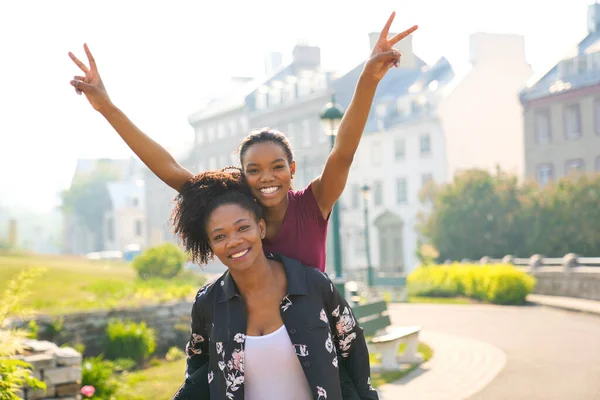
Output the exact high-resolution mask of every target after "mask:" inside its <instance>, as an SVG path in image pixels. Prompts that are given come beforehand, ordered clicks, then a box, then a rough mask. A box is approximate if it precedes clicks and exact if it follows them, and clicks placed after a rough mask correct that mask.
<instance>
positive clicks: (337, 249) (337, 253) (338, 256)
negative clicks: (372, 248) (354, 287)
mask: <svg viewBox="0 0 600 400" xmlns="http://www.w3.org/2000/svg"><path fill="white" fill-rule="evenodd" d="M343 116H344V110H343V109H342V107H341V106H340V105H339V104H336V102H335V93H332V94H331V101H330V102H329V103H327V104H326V105H325V107H323V109H322V110H321V113H320V115H319V118H320V119H321V122H322V123H323V127H324V128H325V134H326V135H327V136H329V137H330V138H331V150H333V147H334V146H335V136H336V135H337V131H338V128H339V126H340V122H342V117H343ZM339 213H340V210H339V205H338V203H337V202H336V203H335V204H334V205H333V209H332V210H331V223H332V225H333V260H334V261H333V263H334V264H333V265H334V269H335V285H336V287H337V289H338V291H339V292H340V294H341V295H342V296H344V295H345V293H346V290H345V285H344V281H343V278H342V243H341V241H340V214H339Z"/></svg>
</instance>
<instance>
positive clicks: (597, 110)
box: [594, 99, 600, 135]
mask: <svg viewBox="0 0 600 400" xmlns="http://www.w3.org/2000/svg"><path fill="white" fill-rule="evenodd" d="M594 130H595V131H596V135H600V99H596V100H594Z"/></svg>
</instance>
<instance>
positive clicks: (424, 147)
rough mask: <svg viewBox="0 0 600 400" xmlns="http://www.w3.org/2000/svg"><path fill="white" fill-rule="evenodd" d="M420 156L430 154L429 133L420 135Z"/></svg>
mask: <svg viewBox="0 0 600 400" xmlns="http://www.w3.org/2000/svg"><path fill="white" fill-rule="evenodd" d="M419 143H420V148H421V156H428V155H430V154H431V136H429V133H424V134H422V135H421V137H420V140H419Z"/></svg>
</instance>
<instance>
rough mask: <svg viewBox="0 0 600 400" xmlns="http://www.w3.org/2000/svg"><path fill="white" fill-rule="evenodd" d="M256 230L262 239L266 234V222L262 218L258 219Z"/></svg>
mask: <svg viewBox="0 0 600 400" xmlns="http://www.w3.org/2000/svg"><path fill="white" fill-rule="evenodd" d="M258 231H259V232H260V239H261V240H262V239H264V238H265V237H266V236H267V224H266V223H265V220H264V219H262V218H261V219H260V221H258Z"/></svg>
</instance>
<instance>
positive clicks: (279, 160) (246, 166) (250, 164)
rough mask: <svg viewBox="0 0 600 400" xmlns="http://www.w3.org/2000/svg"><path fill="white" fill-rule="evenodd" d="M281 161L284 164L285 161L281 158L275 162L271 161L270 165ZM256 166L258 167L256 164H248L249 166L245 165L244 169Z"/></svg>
mask: <svg viewBox="0 0 600 400" xmlns="http://www.w3.org/2000/svg"><path fill="white" fill-rule="evenodd" d="M282 161H283V162H285V160H284V159H283V158H278V159H277V160H275V161H271V164H275V163H278V162H282ZM257 165H258V164H257V163H249V164H246V167H250V166H252V167H254V166H257Z"/></svg>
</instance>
